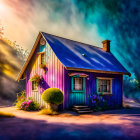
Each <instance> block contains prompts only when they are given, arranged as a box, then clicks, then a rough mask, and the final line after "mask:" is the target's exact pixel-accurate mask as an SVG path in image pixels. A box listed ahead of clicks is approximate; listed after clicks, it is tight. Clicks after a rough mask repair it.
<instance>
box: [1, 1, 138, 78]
mask: <svg viewBox="0 0 140 140" xmlns="http://www.w3.org/2000/svg"><path fill="white" fill-rule="evenodd" d="M139 21H140V0H86V1H85V0H0V23H1V25H2V26H3V27H4V36H5V37H6V38H8V39H10V40H12V41H16V42H17V44H19V45H20V46H22V47H23V48H25V49H28V50H29V51H30V50H31V48H32V46H33V44H34V42H35V39H36V37H37V35H38V33H39V31H43V32H47V33H51V34H55V35H58V36H61V37H65V38H69V39H72V40H76V41H80V42H84V43H87V44H92V45H95V46H99V47H102V43H101V41H103V40H105V39H109V40H111V52H112V53H113V54H114V55H115V56H116V57H117V59H118V60H119V61H120V62H121V63H122V64H123V66H124V67H125V68H127V69H128V71H130V72H131V73H135V75H136V77H137V78H139V79H140V71H139V68H140V61H139V60H140V49H139V44H140V39H139V37H140V25H139Z"/></svg>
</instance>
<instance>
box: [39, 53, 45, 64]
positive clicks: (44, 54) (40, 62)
mask: <svg viewBox="0 0 140 140" xmlns="http://www.w3.org/2000/svg"><path fill="white" fill-rule="evenodd" d="M39 54H40V64H44V63H46V60H45V52H40V53H39ZM42 55H44V62H43V63H42V58H41V57H42Z"/></svg>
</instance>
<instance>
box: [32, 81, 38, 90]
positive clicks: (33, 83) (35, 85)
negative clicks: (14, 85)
mask: <svg viewBox="0 0 140 140" xmlns="http://www.w3.org/2000/svg"><path fill="white" fill-rule="evenodd" d="M32 90H37V83H36V82H35V81H33V82H32Z"/></svg>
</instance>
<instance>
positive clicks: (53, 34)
mask: <svg viewBox="0 0 140 140" xmlns="http://www.w3.org/2000/svg"><path fill="white" fill-rule="evenodd" d="M40 33H45V34H48V35H51V36H54V37H59V38H62V39H66V40H70V41H73V42H77V43H80V44H84V45H88V46H91V47H96V48H98V49H101V50H102V48H101V47H98V46H93V45H91V44H86V43H84V42H79V41H75V40H72V39H69V38H64V37H61V36H57V35H54V34H50V33H46V32H40Z"/></svg>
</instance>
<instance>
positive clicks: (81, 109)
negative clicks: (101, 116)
mask: <svg viewBox="0 0 140 140" xmlns="http://www.w3.org/2000/svg"><path fill="white" fill-rule="evenodd" d="M75 110H76V111H78V110H80V111H88V110H91V109H90V108H89V107H88V108H75Z"/></svg>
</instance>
